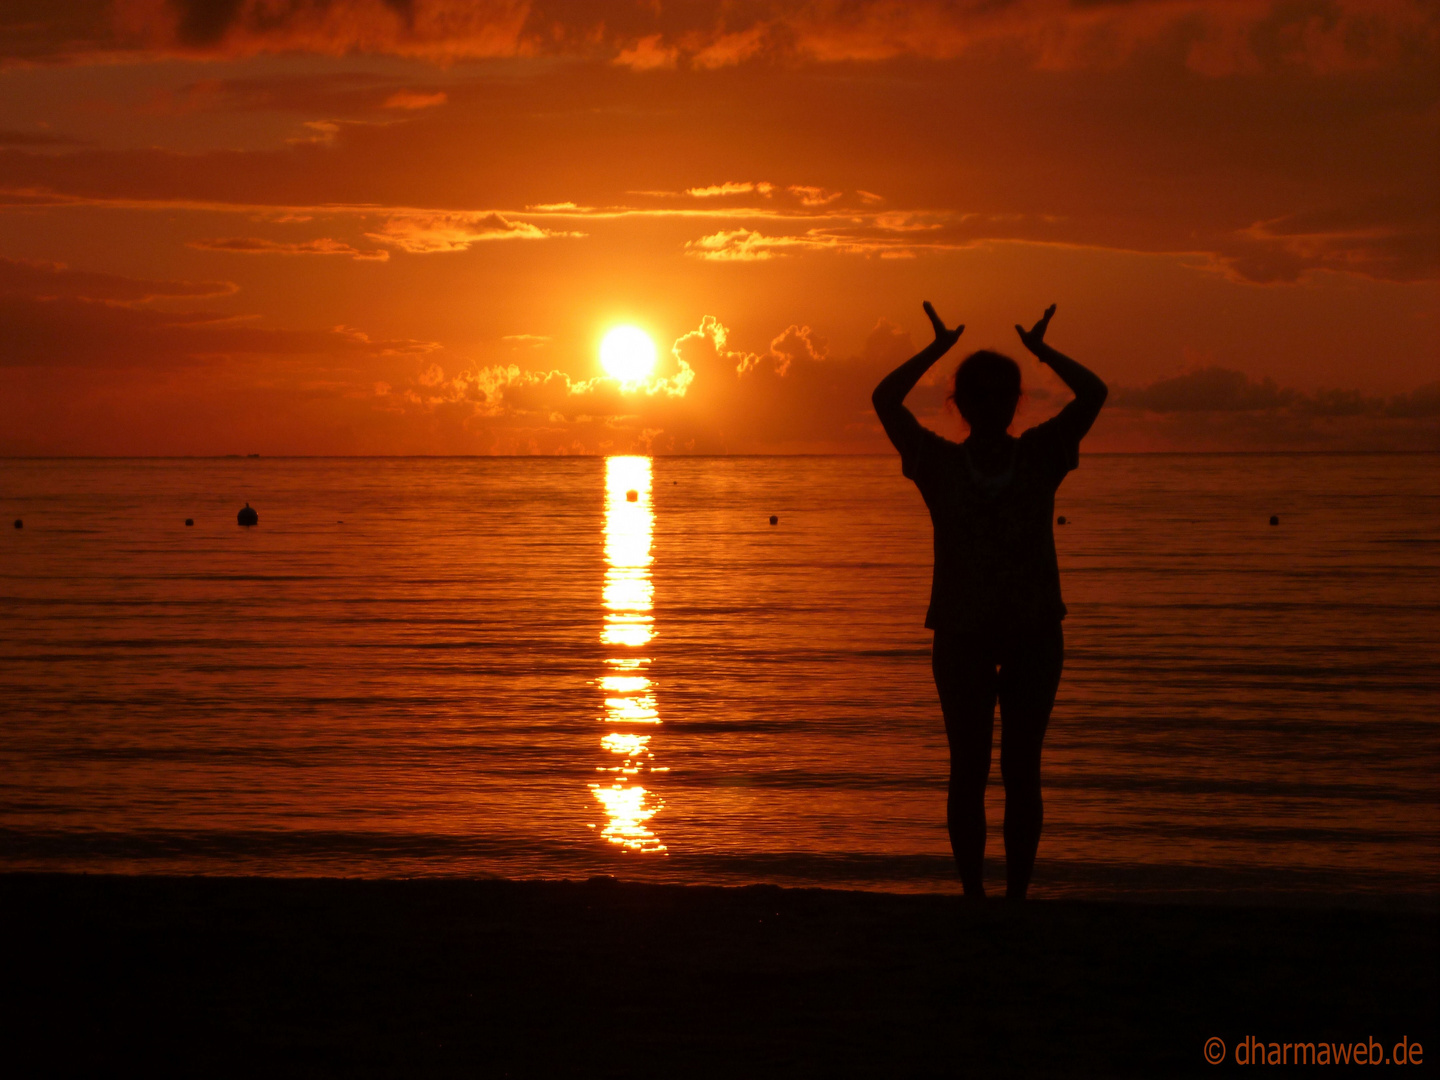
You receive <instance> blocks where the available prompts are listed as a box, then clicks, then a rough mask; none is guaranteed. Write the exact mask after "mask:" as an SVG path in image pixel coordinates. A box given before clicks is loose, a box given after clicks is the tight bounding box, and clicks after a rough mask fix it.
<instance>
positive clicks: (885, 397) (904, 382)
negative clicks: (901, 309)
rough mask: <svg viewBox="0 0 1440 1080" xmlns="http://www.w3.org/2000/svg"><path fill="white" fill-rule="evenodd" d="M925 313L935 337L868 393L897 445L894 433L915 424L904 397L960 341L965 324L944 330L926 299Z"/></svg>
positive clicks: (886, 429) (882, 422)
mask: <svg viewBox="0 0 1440 1080" xmlns="http://www.w3.org/2000/svg"><path fill="white" fill-rule="evenodd" d="M925 314H926V315H928V316H930V325H931V326H933V327H934V328H935V340H934V341H932V342H931V343H930V344H929V345H926V346H925V348H923V349H921V350H920V351H919V352H918V353H916V354H915V355H914V356H912V357H911V358H910V359H909V360H906V361H905V362H904V363H903V364H901V365H900V366H899V367H897V368H896V369H895V370H894V371H892V372H890V374H889V375H886V376H885V378H883V379H881V380H880V385H879V386H877V387H875V392H874V393H873V394H871V395H870V401H871V403H872V404H873V405H874V406H875V412H876V414H877V415H878V416H879V417H880V423H881V424H883V425H884V427H885V434H887V435H889V436H890V441H891V442H893V443H895V444H896V445H897V446H899V445H900V442H899V438H898V436H900V435H901V433H902V431H903V429H904V428H906V427H907V426H908V425H910V424H917V425H918V424H919V421H918V420H916V419H915V417H914V415H913V414H912V413H911V412H910V410H909V409H907V408H906V407H905V398H906V396H907V395H908V394H909V393H910V391H911V390H914V389H915V384H916V383H918V382H919V381H920V378H921V376H923V375H924V374H925V372H927V371H929V370H930V369H931V368H932V367H933V366H934V365H935V362H936V361H937V360H939V359H940V357H942V356H944V355H945V354H946V353H947V352H949V351H950V349H951V348H952V347H953V346H954V345H955V342H957V341H959V340H960V335H961V334H963V333H964V332H965V327H963V326H957V327H955V329H954V330H947V329H946V328H945V323H944V322H942V321H941V319H940V316H939V315H936V314H935V309H934V308H933V307H931V306H930V301H929V300H926V301H925Z"/></svg>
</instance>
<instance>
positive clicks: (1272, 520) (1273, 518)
mask: <svg viewBox="0 0 1440 1080" xmlns="http://www.w3.org/2000/svg"><path fill="white" fill-rule="evenodd" d="M1270 524H1271V525H1279V524H1280V519H1279V518H1278V517H1277V516H1276V515H1274V514H1271V515H1270Z"/></svg>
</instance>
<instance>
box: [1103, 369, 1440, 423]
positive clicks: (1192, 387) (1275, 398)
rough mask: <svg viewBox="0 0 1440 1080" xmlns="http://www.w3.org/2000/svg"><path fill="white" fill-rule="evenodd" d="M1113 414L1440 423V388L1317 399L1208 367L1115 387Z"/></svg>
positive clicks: (1320, 393) (1326, 392)
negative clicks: (1433, 420)
mask: <svg viewBox="0 0 1440 1080" xmlns="http://www.w3.org/2000/svg"><path fill="white" fill-rule="evenodd" d="M1110 408H1112V409H1134V410H1142V411H1145V412H1150V413H1161V414H1168V415H1177V414H1186V413H1219V414H1223V413H1249V414H1261V413H1263V414H1267V415H1269V416H1277V415H1280V414H1287V415H1291V416H1295V417H1319V418H1332V419H1339V418H1345V417H1372V418H1387V417H1388V418H1394V419H1411V420H1424V419H1430V418H1434V417H1440V382H1435V383H1427V384H1426V385H1424V386H1421V387H1418V388H1416V389H1415V390H1413V391H1411V392H1409V393H1405V394H1396V395H1393V396H1391V397H1388V398H1387V397H1383V396H1376V395H1370V394H1365V393H1362V392H1361V391H1359V390H1338V389H1321V390H1317V391H1315V392H1314V393H1309V394H1307V393H1304V392H1303V391H1300V390H1295V389H1291V388H1288V387H1282V386H1278V385H1276V383H1275V381H1274V380H1273V379H1269V378H1264V379H1258V380H1257V379H1252V378H1250V377H1249V376H1248V375H1246V374H1244V373H1243V372H1239V371H1231V370H1229V369H1226V368H1221V367H1206V368H1201V369H1200V370H1198V371H1192V372H1188V373H1186V374H1184V375H1177V376H1175V377H1174V378H1170V379H1158V380H1156V381H1155V382H1153V383H1151V384H1150V385H1148V386H1142V387H1124V386H1120V387H1112V389H1111V394H1110Z"/></svg>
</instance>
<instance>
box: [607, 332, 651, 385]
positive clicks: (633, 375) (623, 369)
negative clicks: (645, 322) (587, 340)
mask: <svg viewBox="0 0 1440 1080" xmlns="http://www.w3.org/2000/svg"><path fill="white" fill-rule="evenodd" d="M600 364H601V366H602V367H604V368H605V374H606V375H609V376H610V377H611V378H612V379H619V380H620V381H621V382H622V383H637V382H643V381H644V380H645V379H647V378H648V377H649V375H650V372H652V371H654V370H655V343H654V342H653V341H651V340H650V335H649V334H647V333H645V331H644V330H641V329H640V328H639V327H638V326H617V327H615V329H614V330H611V331H610V332H609V333H608V334H606V335H605V340H604V341H602V342H600Z"/></svg>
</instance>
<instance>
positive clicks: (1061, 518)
mask: <svg viewBox="0 0 1440 1080" xmlns="http://www.w3.org/2000/svg"><path fill="white" fill-rule="evenodd" d="M1055 524H1056V525H1064V524H1065V515H1064V514H1061V515H1060V516H1059V517H1057V518H1056V519H1055Z"/></svg>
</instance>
